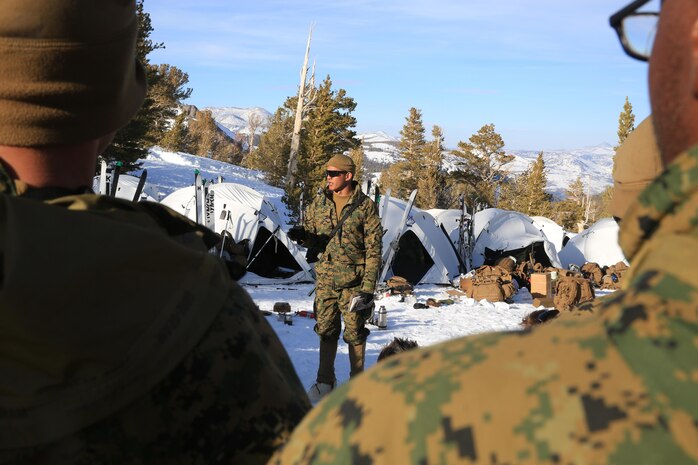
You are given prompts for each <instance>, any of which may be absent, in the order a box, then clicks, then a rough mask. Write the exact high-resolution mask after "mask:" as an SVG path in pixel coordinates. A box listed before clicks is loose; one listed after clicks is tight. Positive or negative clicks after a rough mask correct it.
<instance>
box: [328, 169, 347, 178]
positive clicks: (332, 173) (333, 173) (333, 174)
mask: <svg viewBox="0 0 698 465" xmlns="http://www.w3.org/2000/svg"><path fill="white" fill-rule="evenodd" d="M340 174H347V171H335V170H327V171H325V176H328V177H330V178H336V177H337V176H339V175H340Z"/></svg>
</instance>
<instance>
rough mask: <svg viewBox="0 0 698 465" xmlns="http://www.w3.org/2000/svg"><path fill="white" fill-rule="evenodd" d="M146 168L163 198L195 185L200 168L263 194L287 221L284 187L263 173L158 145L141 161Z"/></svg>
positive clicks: (208, 175) (209, 177) (208, 174)
mask: <svg viewBox="0 0 698 465" xmlns="http://www.w3.org/2000/svg"><path fill="white" fill-rule="evenodd" d="M140 161H141V162H142V163H143V168H145V169H147V170H148V184H150V185H152V186H153V187H155V189H156V190H157V192H158V194H159V195H160V199H162V198H164V197H166V196H167V195H169V194H171V193H172V192H174V191H175V190H177V189H181V188H182V187H187V186H192V185H193V184H194V173H195V171H196V170H198V171H199V172H200V173H201V176H202V177H203V178H204V179H205V180H209V181H215V180H217V179H218V177H219V176H222V177H223V180H224V181H225V182H234V183H237V184H242V185H243V186H247V187H250V188H252V189H254V190H255V191H257V192H259V193H261V194H264V196H265V197H266V198H267V200H269V201H270V202H271V203H272V204H273V205H274V207H275V208H276V209H277V211H278V212H279V214H280V215H281V220H282V221H283V222H284V223H286V224H287V223H288V221H289V220H288V216H287V214H286V206H285V205H284V204H283V202H282V201H281V197H283V195H284V192H283V190H282V189H279V188H277V187H272V186H270V185H268V184H265V183H264V173H262V172H261V171H256V170H250V169H247V168H243V167H241V166H236V165H231V164H229V163H225V162H222V161H216V160H211V159H209V158H203V157H197V156H196V155H190V154H188V153H182V152H177V153H174V152H168V151H165V150H162V149H160V148H159V147H155V148H152V149H151V150H150V152H149V153H148V156H147V157H146V158H145V159H141V160H140Z"/></svg>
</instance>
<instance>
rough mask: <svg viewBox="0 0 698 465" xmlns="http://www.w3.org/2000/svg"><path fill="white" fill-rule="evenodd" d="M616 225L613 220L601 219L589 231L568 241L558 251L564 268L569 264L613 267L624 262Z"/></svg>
mask: <svg viewBox="0 0 698 465" xmlns="http://www.w3.org/2000/svg"><path fill="white" fill-rule="evenodd" d="M618 230H619V228H618V223H616V222H615V220H614V219H613V218H603V219H601V220H599V221H597V222H596V223H594V224H593V225H592V226H591V227H590V228H589V229H587V230H586V231H583V232H581V233H579V234H577V235H576V236H575V237H573V238H572V239H570V240H569V241H568V242H567V244H566V245H565V247H563V248H562V251H560V261H561V262H562V264H563V265H564V266H565V267H569V266H570V264H572V263H574V264H576V265H579V266H582V265H584V264H585V263H586V262H595V263H598V264H599V266H610V265H615V264H616V263H618V262H620V261H625V262H626V263H627V260H626V259H625V255H624V254H623V251H622V250H621V248H620V245H618Z"/></svg>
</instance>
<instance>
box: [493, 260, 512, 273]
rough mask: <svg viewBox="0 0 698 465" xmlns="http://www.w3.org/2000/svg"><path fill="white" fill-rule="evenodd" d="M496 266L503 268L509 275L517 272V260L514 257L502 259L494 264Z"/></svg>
mask: <svg viewBox="0 0 698 465" xmlns="http://www.w3.org/2000/svg"><path fill="white" fill-rule="evenodd" d="M494 265H495V266H498V267H500V268H503V269H504V270H506V271H507V272H508V273H513V272H514V271H515V270H516V260H514V258H512V257H501V258H498V259H497V261H495V262H494Z"/></svg>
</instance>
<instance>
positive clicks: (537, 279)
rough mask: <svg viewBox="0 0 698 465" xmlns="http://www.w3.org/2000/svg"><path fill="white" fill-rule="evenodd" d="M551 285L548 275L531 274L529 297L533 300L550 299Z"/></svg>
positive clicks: (551, 293)
mask: <svg viewBox="0 0 698 465" xmlns="http://www.w3.org/2000/svg"><path fill="white" fill-rule="evenodd" d="M552 283H553V282H552V279H551V277H550V273H533V274H532V275H531V295H532V296H533V298H534V299H535V298H536V297H540V298H545V297H552V295H553V287H552Z"/></svg>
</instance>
